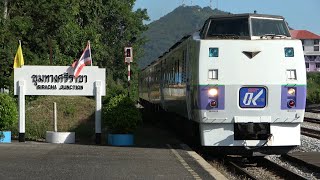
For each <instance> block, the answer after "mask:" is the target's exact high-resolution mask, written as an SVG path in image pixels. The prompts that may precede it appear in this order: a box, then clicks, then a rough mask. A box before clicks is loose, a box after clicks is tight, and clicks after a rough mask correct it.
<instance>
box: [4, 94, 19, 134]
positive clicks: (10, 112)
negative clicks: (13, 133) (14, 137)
mask: <svg viewBox="0 0 320 180" xmlns="http://www.w3.org/2000/svg"><path fill="white" fill-rule="evenodd" d="M16 122H18V110H17V105H16V103H15V101H14V99H13V98H12V97H10V96H9V95H8V94H3V93H0V131H3V130H10V128H11V127H12V125H13V124H15V123H16Z"/></svg>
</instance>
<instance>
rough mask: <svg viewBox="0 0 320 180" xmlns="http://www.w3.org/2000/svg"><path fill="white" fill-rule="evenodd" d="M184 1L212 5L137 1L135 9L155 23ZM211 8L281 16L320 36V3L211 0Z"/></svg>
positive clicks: (204, 1)
mask: <svg viewBox="0 0 320 180" xmlns="http://www.w3.org/2000/svg"><path fill="white" fill-rule="evenodd" d="M183 1H184V3H185V4H186V5H187V6H191V5H198V6H200V7H206V6H210V0H136V3H135V6H134V9H137V8H142V9H147V11H148V15H149V17H150V20H151V21H150V22H152V21H154V20H157V19H159V18H160V17H162V16H164V15H166V14H168V13H169V12H171V11H173V10H174V9H175V8H177V7H178V6H180V5H182V2H183ZM211 7H212V8H218V9H220V10H223V11H227V12H231V13H233V14H239V13H253V12H254V10H256V11H257V13H259V14H270V15H281V16H283V17H284V18H285V19H286V21H287V22H288V23H289V26H290V27H292V28H293V29H297V30H308V31H311V32H313V33H315V34H318V35H320V0H212V6H211ZM150 22H147V23H150Z"/></svg>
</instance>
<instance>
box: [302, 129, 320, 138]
mask: <svg viewBox="0 0 320 180" xmlns="http://www.w3.org/2000/svg"><path fill="white" fill-rule="evenodd" d="M301 134H303V135H305V136H309V137H313V138H317V139H320V131H319V130H315V129H309V128H304V127H301Z"/></svg>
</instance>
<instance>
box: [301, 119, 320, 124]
mask: <svg viewBox="0 0 320 180" xmlns="http://www.w3.org/2000/svg"><path fill="white" fill-rule="evenodd" d="M304 121H306V122H310V123H315V124H320V120H319V119H314V118H306V117H305V118H304Z"/></svg>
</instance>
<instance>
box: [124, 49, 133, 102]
mask: <svg viewBox="0 0 320 180" xmlns="http://www.w3.org/2000/svg"><path fill="white" fill-rule="evenodd" d="M124 62H125V63H127V64H128V96H129V97H130V75H131V69H130V63H132V62H133V49H132V47H125V48H124Z"/></svg>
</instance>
